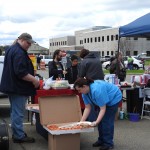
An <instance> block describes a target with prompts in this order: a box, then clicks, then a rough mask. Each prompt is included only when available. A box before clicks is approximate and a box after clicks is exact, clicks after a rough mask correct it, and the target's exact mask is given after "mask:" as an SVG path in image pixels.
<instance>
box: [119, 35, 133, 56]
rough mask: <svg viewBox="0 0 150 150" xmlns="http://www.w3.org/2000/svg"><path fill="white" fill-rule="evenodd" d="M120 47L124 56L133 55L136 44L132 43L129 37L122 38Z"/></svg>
mask: <svg viewBox="0 0 150 150" xmlns="http://www.w3.org/2000/svg"><path fill="white" fill-rule="evenodd" d="M119 47H120V50H121V51H122V53H123V55H131V53H130V52H133V48H134V44H133V43H132V41H131V40H130V38H129V37H122V38H120V46H119Z"/></svg>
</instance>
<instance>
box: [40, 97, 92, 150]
mask: <svg viewBox="0 0 150 150" xmlns="http://www.w3.org/2000/svg"><path fill="white" fill-rule="evenodd" d="M39 110H40V122H41V124H42V125H43V126H44V128H45V129H46V130H47V131H48V132H49V134H48V148H49V150H80V132H81V131H78V132H75V131H74V130H72V131H69V133H64V134H60V135H59V134H57V135H55V134H54V135H53V134H52V131H50V130H49V129H48V128H47V125H51V124H68V123H72V122H79V121H80V119H81V108H80V100H79V97H78V96H76V95H71V96H69V95H68V96H51V97H40V98H39ZM89 131H91V132H92V131H94V128H93V127H91V129H89V130H88V129H87V130H86V131H85V132H89ZM58 132H59V131H58ZM60 132H61V131H60ZM66 132H67V131H66Z"/></svg>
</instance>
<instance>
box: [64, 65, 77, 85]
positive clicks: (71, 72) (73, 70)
mask: <svg viewBox="0 0 150 150" xmlns="http://www.w3.org/2000/svg"><path fill="white" fill-rule="evenodd" d="M77 77H78V65H76V66H70V67H69V68H67V74H66V75H65V79H66V80H68V82H69V84H74V82H75V81H76V79H77Z"/></svg>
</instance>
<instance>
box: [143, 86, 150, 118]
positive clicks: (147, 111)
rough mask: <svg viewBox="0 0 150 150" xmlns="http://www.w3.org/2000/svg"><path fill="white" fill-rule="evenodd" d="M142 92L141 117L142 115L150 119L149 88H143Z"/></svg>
mask: <svg viewBox="0 0 150 150" xmlns="http://www.w3.org/2000/svg"><path fill="white" fill-rule="evenodd" d="M143 94H144V99H143V107H142V114H141V119H142V118H143V117H144V118H147V119H150V88H144V90H143Z"/></svg>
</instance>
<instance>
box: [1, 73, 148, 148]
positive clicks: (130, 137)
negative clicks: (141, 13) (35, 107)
mask: <svg viewBox="0 0 150 150" xmlns="http://www.w3.org/2000/svg"><path fill="white" fill-rule="evenodd" d="M39 74H40V75H42V76H45V78H47V77H48V73H47V71H39ZM127 79H130V77H128V76H127ZM123 107H124V109H126V102H124V103H123ZM9 112H10V105H9V101H8V98H7V97H6V98H0V119H5V120H6V121H7V123H8V124H10V117H9ZM29 116H31V114H30V115H29ZM30 119H31V117H30ZM24 129H25V131H26V133H27V134H28V135H29V136H32V137H34V138H35V140H36V142H35V143H23V144H16V143H13V142H12V139H11V129H10V126H9V136H10V149H9V150H48V142H47V140H46V139H45V138H43V137H42V136H41V135H39V134H38V133H37V131H36V127H35V125H31V121H28V112H27V111H26V116H25V120H24ZM97 136H98V132H97V128H95V131H94V132H90V133H81V138H80V150H91V149H93V150H98V149H99V148H93V147H92V144H93V143H94V142H95V141H96V140H97ZM149 139H150V120H148V119H142V120H139V121H138V122H132V121H129V120H119V119H118V120H116V121H115V133H114V143H115V148H114V150H149V149H150V143H149ZM72 146H73V145H72Z"/></svg>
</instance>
